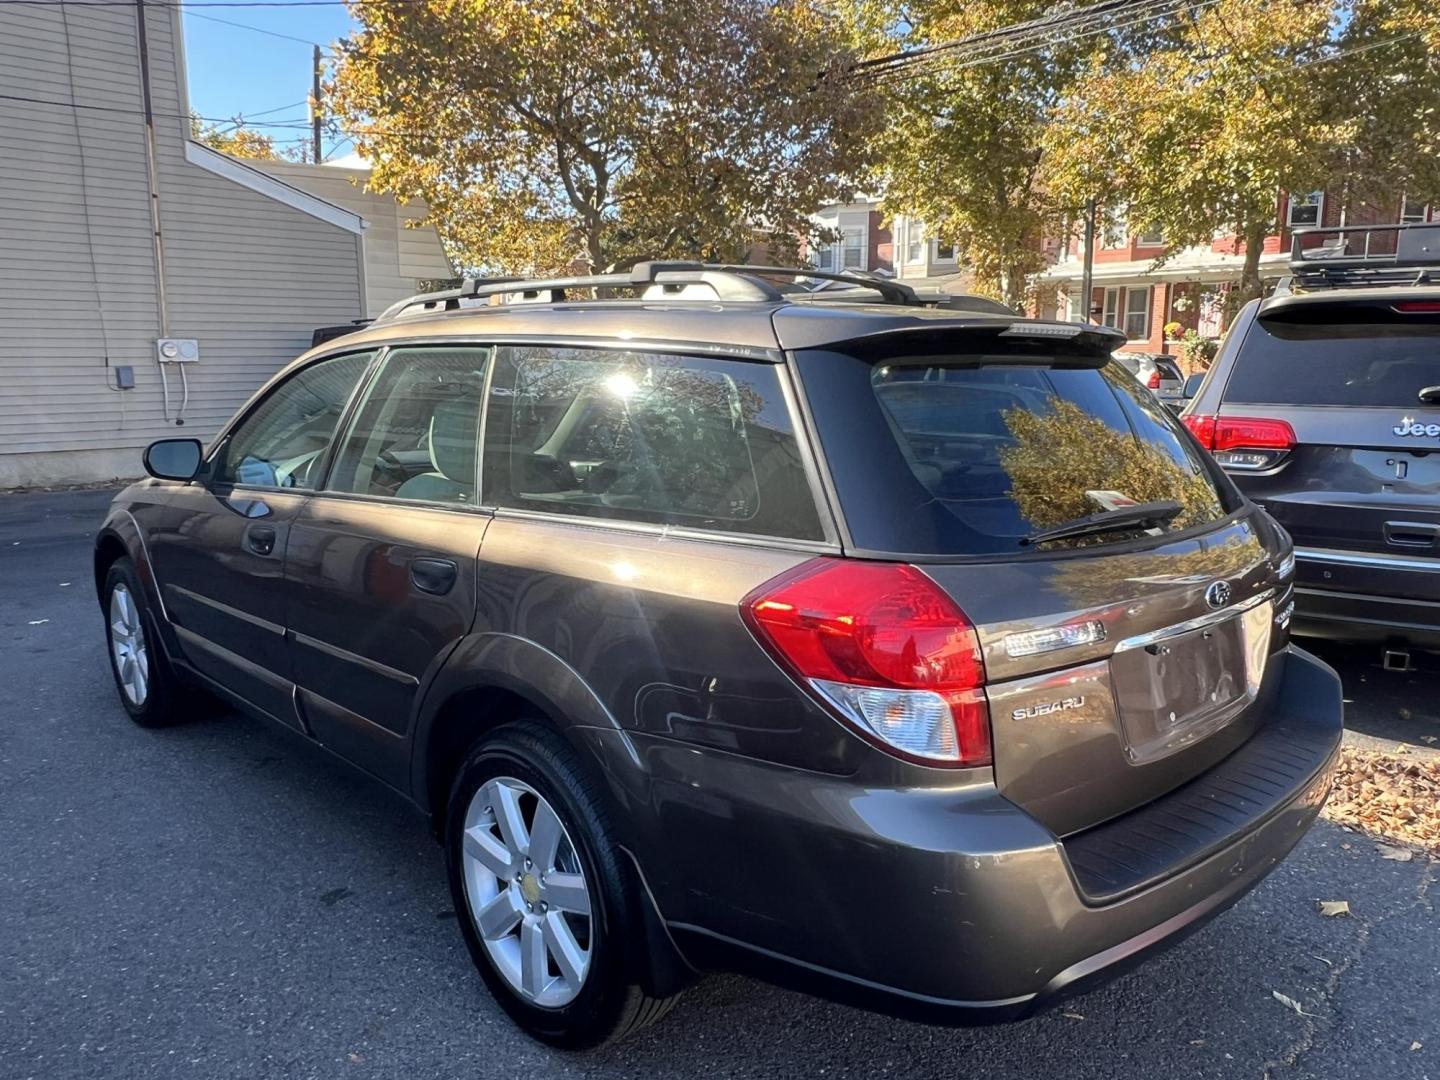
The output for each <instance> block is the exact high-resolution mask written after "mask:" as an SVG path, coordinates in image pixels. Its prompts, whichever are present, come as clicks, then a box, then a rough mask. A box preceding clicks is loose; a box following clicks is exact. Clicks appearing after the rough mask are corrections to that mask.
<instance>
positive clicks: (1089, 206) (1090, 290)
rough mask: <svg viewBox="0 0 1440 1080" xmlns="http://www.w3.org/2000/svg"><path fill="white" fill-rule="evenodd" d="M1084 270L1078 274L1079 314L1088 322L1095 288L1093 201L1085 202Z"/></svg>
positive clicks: (1087, 200)
mask: <svg viewBox="0 0 1440 1080" xmlns="http://www.w3.org/2000/svg"><path fill="white" fill-rule="evenodd" d="M1084 265H1085V268H1084V270H1082V271H1081V273H1080V296H1081V297H1082V299H1081V303H1082V304H1083V307H1081V309H1080V313H1081V315H1082V316H1083V320H1082V321H1084V322H1087V323H1088V322H1089V321H1090V305H1091V304H1093V303H1094V302H1095V301H1094V294H1095V287H1094V280H1095V200H1094V199H1086V200H1085V264H1084Z"/></svg>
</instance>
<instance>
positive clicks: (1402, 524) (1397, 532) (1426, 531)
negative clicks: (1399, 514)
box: [1385, 521, 1440, 548]
mask: <svg viewBox="0 0 1440 1080" xmlns="http://www.w3.org/2000/svg"><path fill="white" fill-rule="evenodd" d="M1437 539H1440V525H1431V524H1429V523H1428V522H1424V521H1387V522H1385V542H1386V543H1387V544H1394V545H1395V546H1396V547H1407V548H1432V547H1434V546H1435V541H1436V540H1437Z"/></svg>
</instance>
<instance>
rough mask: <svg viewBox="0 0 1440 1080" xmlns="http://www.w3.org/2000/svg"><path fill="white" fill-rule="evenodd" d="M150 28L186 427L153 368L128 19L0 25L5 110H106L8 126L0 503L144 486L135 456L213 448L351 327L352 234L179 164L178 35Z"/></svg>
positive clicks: (171, 28) (13, 11) (124, 11)
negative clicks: (100, 484)
mask: <svg viewBox="0 0 1440 1080" xmlns="http://www.w3.org/2000/svg"><path fill="white" fill-rule="evenodd" d="M148 19H149V46H150V66H151V75H152V100H153V108H154V111H155V115H156V133H157V182H158V186H159V190H160V208H161V226H162V232H163V235H164V257H165V279H166V285H167V289H166V295H167V299H168V305H167V307H168V313H169V335H170V336H172V337H194V338H198V339H199V341H200V361H199V363H197V364H194V365H192V366H190V367H188V368H187V370H186V376H187V378H188V381H189V402H188V405H187V407H186V410H185V413H184V419H185V424H184V425H183V427H182V426H176V425H175V424H174V423H173V419H174V417H175V411H176V409H177V407H178V406H179V404H180V401H181V398H182V396H183V394H184V389H183V388H182V386H181V383H180V378H179V373H178V371H177V370H176V369H175V368H174V367H171V368H169V369H167V370H166V375H167V376H168V382H169V389H170V392H171V402H170V408H169V411H168V416H169V418H170V422H167V410H166V408H165V405H164V389H163V385H162V380H161V375H162V371H161V368H160V366H159V364H158V363H157V362H156V359H155V339H156V338H157V337H158V336H160V335H161V332H162V331H161V313H160V305H159V302H158V290H157V287H156V265H155V258H154V245H153V241H152V237H151V227H150V211H149V194H148V187H147V173H146V141H145V129H144V122H143V118H142V116H141V110H142V105H143V99H142V92H141V81H140V67H139V52H138V45H137V34H136V23H135V13H134V9H133V8H131V7H129V6H114V7H106V6H70V7H66V8H62V7H61V6H60V5H58V4H57V5H45V6H24V5H21V6H14V5H11V6H0V92H4V93H6V94H11V95H21V96H27V97H34V98H41V99H46V100H49V101H62V102H69V101H72V100H73V101H75V102H78V103H81V104H85V105H93V106H100V108H93V109H71V108H69V107H66V106H57V105H49V104H40V103H22V102H16V101H6V102H4V104H3V107H0V487H4V486H13V485H17V484H43V483H56V482H72V481H84V480H99V479H106V478H108V477H110V476H116V475H118V476H134V475H137V474H138V473H139V472H140V466H139V455H138V453H137V451H138V449H139V448H140V447H142V446H144V445H145V443H147V442H149V441H150V440H152V439H154V438H158V437H162V436H164V435H166V434H184V435H195V436H197V437H200V438H209V437H210V436H211V435H213V434H214V432H215V430H216V429H217V428H218V426H219V425H220V423H221V422H222V421H223V420H224V419H225V418H226V417H228V416H229V415H230V414H231V413H232V412H233V411H234V409H235V408H236V407H237V406H238V405H239V404H240V403H241V402H242V401H243V400H244V399H245V398H246V397H247V396H248V395H249V394H250V393H251V392H253V391H254V389H255V388H256V387H257V386H258V385H259V384H260V383H261V382H262V381H263V380H264V379H265V378H266V377H268V376H269V375H270V374H271V373H273V372H274V371H275V370H276V369H277V368H278V367H279V366H280V365H282V364H283V363H285V362H286V361H288V360H289V359H291V358H293V357H294V356H295V355H296V354H297V353H299V352H301V351H302V350H303V349H304V348H305V347H306V346H308V344H309V340H310V331H311V329H312V328H314V327H315V326H319V325H325V324H329V323H336V322H343V321H346V320H349V319H352V318H355V317H357V316H358V315H359V314H360V310H361V299H360V297H361V289H362V272H361V268H360V255H359V242H358V236H357V235H356V234H355V233H353V232H349V231H347V230H346V229H344V228H341V227H338V226H336V225H333V224H330V223H327V222H325V221H321V220H318V219H317V218H316V217H313V216H310V215H308V214H305V213H303V212H301V211H300V210H297V209H294V208H292V207H289V206H286V205H284V204H282V203H280V202H278V201H276V200H274V199H271V198H267V197H266V196H265V195H263V194H260V193H258V192H255V191H251V190H249V189H247V188H245V187H243V186H241V185H239V184H237V183H235V182H234V181H232V180H229V179H226V178H224V177H221V176H217V175H214V174H213V173H210V172H207V171H205V170H203V169H200V168H197V167H196V166H195V165H192V164H189V163H188V162H186V160H185V138H184V136H185V131H186V122H185V120H184V118H183V117H184V114H185V112H186V109H185V106H184V105H183V104H182V101H183V98H184V95H183V92H182V81H181V75H180V56H179V51H178V50H179V41H178V16H177V14H176V9H173V8H151V9H149V15H148ZM67 23H68V26H67ZM67 33H68V41H67ZM72 78H73V86H72ZM121 364H128V365H131V366H133V368H134V370H135V382H136V386H135V389H133V390H128V391H120V390H116V389H113V386H114V374H113V369H114V367H115V366H117V365H121Z"/></svg>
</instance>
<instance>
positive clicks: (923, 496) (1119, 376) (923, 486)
mask: <svg viewBox="0 0 1440 1080" xmlns="http://www.w3.org/2000/svg"><path fill="white" fill-rule="evenodd" d="M798 361H799V363H800V365H801V371H802V376H803V378H804V385H805V392H806V394H807V396H808V397H809V399H810V402H811V407H812V410H813V411H814V414H815V422H816V424H817V426H818V427H819V429H820V436H821V441H822V443H823V445H824V449H825V456H826V460H827V462H828V464H829V466H830V472H831V476H832V477H833V479H834V483H835V486H836V488H837V490H838V492H839V495H840V501H841V505H842V509H843V511H844V514H845V519H846V523H847V524H848V526H849V528H850V532H851V535H852V537H853V538H854V540H855V542H856V544H857V545H859V546H860V547H863V548H870V549H874V550H880V551H887V552H901V553H914V554H917V555H989V554H1000V553H1012V554H1013V553H1019V552H1025V551H1032V550H1035V547H1033V546H1032V545H1031V544H1029V543H1027V540H1028V538H1030V537H1032V536H1034V535H1035V534H1037V533H1039V532H1041V531H1043V530H1047V529H1052V528H1054V527H1056V526H1060V525H1065V524H1068V523H1071V522H1073V521H1075V520H1076V519H1077V518H1082V517H1086V516H1088V515H1091V514H1097V513H1101V512H1104V511H1107V510H1112V509H1116V508H1119V507H1124V506H1127V505H1129V504H1131V503H1152V502H1166V501H1174V502H1176V503H1179V504H1180V510H1179V512H1178V513H1177V514H1176V515H1175V516H1174V517H1173V518H1172V519H1171V520H1170V521H1169V522H1167V523H1166V524H1164V525H1163V526H1157V527H1155V528H1154V532H1153V534H1155V535H1159V534H1161V533H1165V532H1178V531H1181V530H1186V529H1189V528H1192V527H1195V526H1199V525H1204V524H1207V523H1211V522H1215V521H1219V520H1220V519H1222V518H1224V517H1225V516H1227V515H1228V514H1229V513H1230V511H1231V510H1233V509H1234V508H1235V506H1236V505H1237V497H1236V496H1235V495H1234V493H1233V491H1231V490H1230V489H1229V487H1228V485H1227V484H1226V482H1225V481H1224V480H1223V479H1222V478H1221V477H1220V476H1219V474H1218V472H1217V471H1216V470H1214V469H1213V468H1212V467H1211V466H1210V465H1209V464H1208V463H1207V462H1206V461H1205V459H1204V457H1203V455H1202V454H1201V453H1200V452H1199V451H1198V450H1196V449H1195V448H1194V446H1193V444H1192V442H1191V440H1189V439H1188V437H1187V436H1186V435H1185V434H1184V432H1183V431H1182V430H1181V428H1180V426H1179V424H1178V423H1177V422H1176V421H1175V420H1174V419H1173V418H1172V417H1171V416H1170V415H1169V414H1168V412H1167V411H1166V410H1165V408H1164V407H1163V406H1162V405H1160V404H1159V402H1157V401H1156V400H1155V399H1154V397H1153V396H1152V395H1150V394H1149V393H1147V392H1145V390H1144V389H1143V388H1142V387H1141V386H1140V385H1139V384H1138V383H1136V382H1135V380H1134V379H1133V378H1131V377H1130V376H1128V375H1127V374H1125V372H1124V371H1123V370H1122V369H1120V368H1118V367H1116V366H1114V365H1112V366H1110V367H1108V368H1106V369H1103V370H1097V369H1093V368H1073V367H1049V366H1045V365H1043V364H1037V363H1034V362H1030V361H1027V362H1026V363H1024V364H1019V363H1016V362H1015V361H1014V360H1010V359H1007V358H1005V357H1003V356H994V357H987V356H934V357H928V356H927V357H903V356H900V357H894V358H885V359H879V360H876V359H869V358H864V359H862V358H859V357H849V356H842V355H840V354H835V353H802V354H800V355H799V357H798ZM871 417H873V419H871ZM1146 532H1147V530H1144V529H1138V528H1137V529H1131V530H1129V531H1119V532H1106V533H1100V534H1092V535H1087V536H1084V537H1077V538H1071V539H1066V540H1060V541H1050V542H1047V543H1046V544H1044V545H1041V547H1042V548H1043V549H1046V550H1051V549H1053V548H1054V547H1056V546H1058V547H1061V548H1064V547H1073V546H1096V545H1103V544H1107V543H1116V542H1121V541H1126V540H1134V539H1136V538H1137V536H1142V535H1146Z"/></svg>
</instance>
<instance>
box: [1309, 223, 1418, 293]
mask: <svg viewBox="0 0 1440 1080" xmlns="http://www.w3.org/2000/svg"><path fill="white" fill-rule="evenodd" d="M1392 236H1393V238H1394V240H1393V242H1392V243H1377V240H1378V239H1380V238H1385V239H1388V238H1390V237H1392ZM1316 237H1319V238H1321V241H1322V242H1321V243H1320V244H1318V245H1314V244H1310V245H1307V240H1313V239H1314V238H1316ZM1377 247H1378V248H1379V249H1380V250H1376V249H1377ZM1387 249H1388V250H1387ZM1429 282H1437V283H1440V222H1437V223H1433V224H1432V223H1425V222H1419V223H1416V224H1412V225H1335V226H1326V227H1325V228H1321V229H1297V230H1295V232H1294V233H1293V234H1292V235H1291V237H1290V278H1289V279H1288V280H1287V281H1285V282H1282V283H1281V288H1282V290H1284V289H1287V288H1288V289H1289V290H1290V291H1293V290H1295V289H1297V288H1298V289H1334V288H1345V287H1350V288H1357V287H1364V286H1385V285H1424V284H1426V283H1429Z"/></svg>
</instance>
